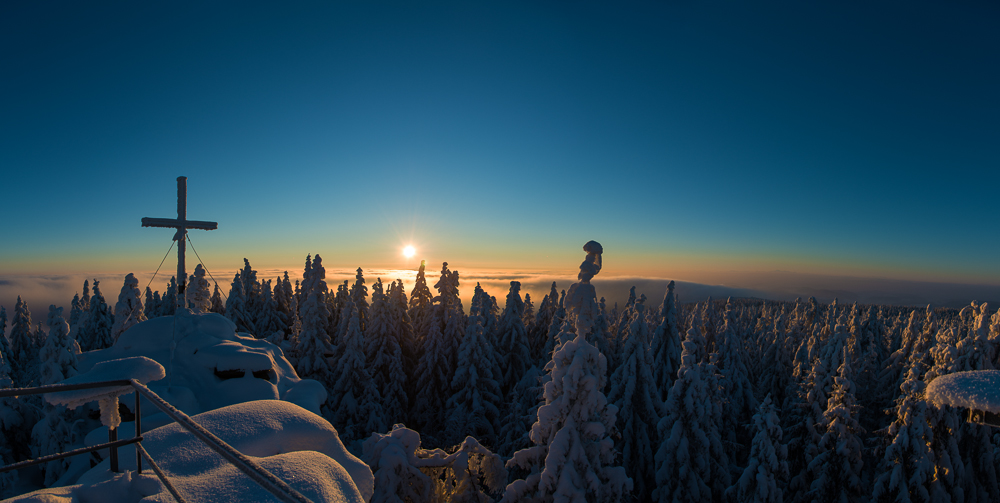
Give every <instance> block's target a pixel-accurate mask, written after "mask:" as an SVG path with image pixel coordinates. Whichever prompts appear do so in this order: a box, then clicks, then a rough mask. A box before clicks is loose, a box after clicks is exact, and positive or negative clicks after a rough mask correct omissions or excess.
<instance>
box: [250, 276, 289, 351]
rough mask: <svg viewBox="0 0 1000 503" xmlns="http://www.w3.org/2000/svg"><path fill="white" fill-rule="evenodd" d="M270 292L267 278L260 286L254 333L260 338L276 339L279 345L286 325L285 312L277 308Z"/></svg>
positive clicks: (269, 281)
mask: <svg viewBox="0 0 1000 503" xmlns="http://www.w3.org/2000/svg"><path fill="white" fill-rule="evenodd" d="M271 292H272V290H271V280H267V281H266V282H264V284H262V285H261V288H260V300H259V301H258V305H259V309H258V311H257V321H256V323H255V325H256V328H257V333H256V334H255V335H256V336H257V337H258V338H261V339H264V338H266V339H268V340H269V341H277V342H278V343H279V344H278V345H279V346H280V343H281V342H282V341H284V340H285V333H286V332H287V331H288V325H287V322H286V321H285V313H282V312H281V311H279V310H278V304H277V302H275V301H274V296H273V294H272V293H271Z"/></svg>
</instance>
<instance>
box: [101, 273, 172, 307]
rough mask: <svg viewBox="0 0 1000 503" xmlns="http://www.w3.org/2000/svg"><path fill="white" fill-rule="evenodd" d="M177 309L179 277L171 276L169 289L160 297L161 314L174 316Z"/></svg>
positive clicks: (168, 284)
mask: <svg viewBox="0 0 1000 503" xmlns="http://www.w3.org/2000/svg"><path fill="white" fill-rule="evenodd" d="M94 288H95V289H96V288H97V280H96V279H95V280H94ZM176 311H177V278H176V277H174V276H171V277H170V282H169V283H167V290H166V291H165V292H164V293H163V296H162V298H161V299H160V316H173V315H174V313H175V312H176Z"/></svg>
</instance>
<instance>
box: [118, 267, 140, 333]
mask: <svg viewBox="0 0 1000 503" xmlns="http://www.w3.org/2000/svg"><path fill="white" fill-rule="evenodd" d="M114 320H115V321H114V323H113V324H112V325H111V339H112V340H115V341H117V340H118V336H119V335H121V334H122V332H124V331H126V330H128V329H130V328H132V327H133V326H135V325H138V324H139V323H140V322H143V321H146V314H145V313H144V312H143V310H142V292H141V291H139V280H137V279H136V278H135V275H133V274H132V273H128V275H127V276H125V283H124V284H123V285H122V291H121V292H120V293H119V294H118V302H117V303H116V304H115V318H114Z"/></svg>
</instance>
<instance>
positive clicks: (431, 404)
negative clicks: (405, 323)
mask: <svg viewBox="0 0 1000 503" xmlns="http://www.w3.org/2000/svg"><path fill="white" fill-rule="evenodd" d="M443 309H444V308H443V307H442V306H440V305H438V306H434V313H433V318H432V319H431V323H430V324H429V325H428V327H429V330H430V331H429V332H427V335H426V336H425V337H424V340H423V354H422V355H421V356H420V362H419V363H418V364H417V371H416V375H417V385H416V390H417V395H416V399H415V400H414V407H413V409H412V414H413V422H414V423H416V424H417V425H418V426H420V427H421V428H422V429H429V430H434V431H436V430H437V429H440V428H441V427H442V426H441V425H442V424H443V422H444V410H445V403H446V400H447V399H448V391H449V390H450V389H451V380H450V377H449V362H448V351H447V348H448V343H447V341H445V338H444V334H443V333H441V321H440V314H439V313H440V311H442V310H443ZM431 433H433V431H432V432H431Z"/></svg>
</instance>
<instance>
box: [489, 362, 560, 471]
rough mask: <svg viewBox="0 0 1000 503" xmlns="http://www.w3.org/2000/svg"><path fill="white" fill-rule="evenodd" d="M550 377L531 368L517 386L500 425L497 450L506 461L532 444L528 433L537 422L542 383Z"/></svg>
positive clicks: (533, 367) (535, 368)
mask: <svg viewBox="0 0 1000 503" xmlns="http://www.w3.org/2000/svg"><path fill="white" fill-rule="evenodd" d="M547 378H548V376H547V375H546V374H545V373H544V372H542V370H541V369H539V368H538V367H536V366H534V365H532V366H531V368H529V369H528V370H527V371H526V372H525V373H524V376H523V377H521V381H520V382H518V383H517V386H515V387H514V391H513V392H512V393H511V396H510V399H509V400H508V401H507V404H506V410H505V412H504V417H503V420H502V421H501V422H500V438H499V440H498V441H497V447H496V451H497V454H500V455H501V456H503V458H504V459H509V458H510V457H511V456H512V455H513V454H514V453H515V452H517V451H519V450H521V449H524V448H525V447H528V446H529V445H531V438H530V437H529V433H530V432H531V425H533V424H535V421H537V420H538V407H539V406H540V405H541V401H542V388H543V385H542V381H543V380H545V379H547ZM515 478H516V477H515Z"/></svg>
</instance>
